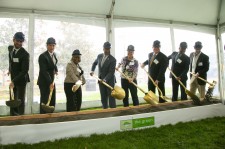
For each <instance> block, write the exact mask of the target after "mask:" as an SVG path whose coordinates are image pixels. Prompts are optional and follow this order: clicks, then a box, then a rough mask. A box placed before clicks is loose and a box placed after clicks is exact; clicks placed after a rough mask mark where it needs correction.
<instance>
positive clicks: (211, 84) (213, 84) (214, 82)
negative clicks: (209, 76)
mask: <svg viewBox="0 0 225 149" xmlns="http://www.w3.org/2000/svg"><path fill="white" fill-rule="evenodd" d="M190 74H192V75H193V76H195V77H197V75H196V74H194V73H193V72H190ZM197 78H198V79H200V80H202V81H204V82H205V83H208V84H209V85H210V86H212V87H214V86H215V85H216V81H214V80H213V83H210V82H209V81H207V80H205V79H203V78H201V77H199V76H198V77H197Z"/></svg>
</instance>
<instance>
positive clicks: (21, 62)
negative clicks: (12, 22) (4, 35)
mask: <svg viewBox="0 0 225 149" xmlns="http://www.w3.org/2000/svg"><path fill="white" fill-rule="evenodd" d="M24 40H25V36H24V34H23V33H22V32H17V33H16V34H15V35H14V37H13V43H14V46H9V47H8V50H9V73H8V74H10V75H11V82H10V85H9V86H10V87H12V88H13V92H14V98H15V100H17V99H20V100H21V104H20V106H19V107H16V108H10V115H12V116H13V115H23V114H24V109H25V94H26V84H27V82H30V78H29V75H28V70H29V58H30V55H29V53H28V52H27V51H26V50H25V49H24V48H23V47H22V46H23V42H24Z"/></svg>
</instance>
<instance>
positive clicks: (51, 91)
mask: <svg viewBox="0 0 225 149" xmlns="http://www.w3.org/2000/svg"><path fill="white" fill-rule="evenodd" d="M54 85H55V83H54V80H53V86H54ZM53 90H54V88H51V89H50V93H49V96H48V102H47V104H46V106H49V104H50V102H51V99H52V93H53Z"/></svg>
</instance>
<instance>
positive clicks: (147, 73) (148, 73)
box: [142, 67, 163, 97]
mask: <svg viewBox="0 0 225 149" xmlns="http://www.w3.org/2000/svg"><path fill="white" fill-rule="evenodd" d="M142 69H143V70H144V71H145V72H146V73H147V75H148V78H149V79H150V80H151V81H152V83H153V84H154V85H155V87H156V88H157V89H158V90H159V92H160V95H161V97H163V94H162V91H161V89H160V88H159V86H158V85H157V84H156V83H155V81H154V80H153V79H152V77H151V76H150V75H149V73H148V72H147V70H146V69H145V68H144V67H143V68H142Z"/></svg>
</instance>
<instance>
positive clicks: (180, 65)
mask: <svg viewBox="0 0 225 149" xmlns="http://www.w3.org/2000/svg"><path fill="white" fill-rule="evenodd" d="M186 49H187V43H186V42H181V43H180V47H179V52H173V53H172V54H171V55H170V56H168V59H169V60H170V59H171V60H172V65H171V70H172V71H173V73H174V74H175V75H176V76H177V78H175V77H174V76H173V75H172V74H171V73H170V78H172V87H173V94H172V101H177V98H178V89H179V86H180V90H181V100H187V94H186V93H185V89H184V88H183V87H182V86H181V85H180V84H179V82H178V80H180V81H181V82H182V83H183V84H184V86H185V87H186V85H187V79H188V77H187V73H188V70H189V65H190V59H189V57H188V56H187V55H186V54H185V51H186Z"/></svg>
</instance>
